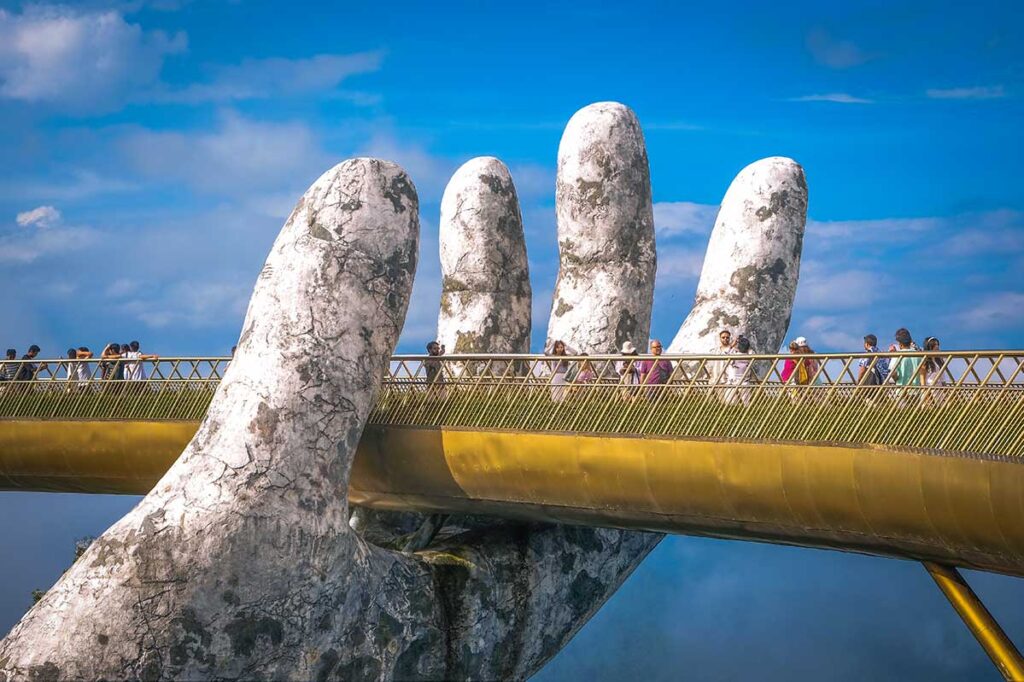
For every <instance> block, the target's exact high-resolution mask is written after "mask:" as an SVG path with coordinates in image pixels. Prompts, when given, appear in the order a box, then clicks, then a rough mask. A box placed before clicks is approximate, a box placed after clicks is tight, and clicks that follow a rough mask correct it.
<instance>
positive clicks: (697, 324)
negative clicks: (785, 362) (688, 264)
mask: <svg viewBox="0 0 1024 682" xmlns="http://www.w3.org/2000/svg"><path fill="white" fill-rule="evenodd" d="M806 222H807V181H806V180H805V178H804V170H803V168H801V167H800V165H799V164H798V163H797V162H796V161H793V160H792V159H787V158H784V157H781V156H773V157H770V158H767V159H761V160H760V161H756V162H754V163H752V164H750V165H749V166H747V167H746V168H744V169H743V170H742V171H740V174H739V175H737V176H736V179H735V180H733V181H732V184H731V185H729V190H728V191H727V192H726V193H725V198H724V199H722V207H721V209H720V210H719V212H718V219H717V220H715V228H714V230H713V231H712V233H711V239H710V241H709V242H708V250H707V255H706V256H705V258H704V269H703V270H702V271H701V276H700V284H699V285H698V287H697V296H696V298H695V300H694V303H693V308H692V309H691V311H690V314H689V316H688V317H687V318H686V322H684V323H683V325H682V327H681V328H680V329H679V333H678V334H676V338H675V339H674V340H673V341H672V345H671V346H670V347H669V352H670V353H685V352H689V353H710V352H713V349H714V348H715V347H716V345H717V339H718V332H719V331H720V330H722V329H729V330H730V331H731V332H733V334H734V335H738V334H743V335H745V336H746V337H747V338H748V339H750V343H751V348H752V349H753V350H754V352H758V353H775V352H777V351H778V350H779V346H780V345H781V344H782V341H783V339H784V338H785V334H786V330H787V329H788V328H789V319H790V315H791V314H792V311H793V298H794V296H795V295H796V285H797V281H798V279H799V277H800V253H801V250H802V249H803V239H804V226H805V224H806Z"/></svg>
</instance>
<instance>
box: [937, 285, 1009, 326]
mask: <svg viewBox="0 0 1024 682" xmlns="http://www.w3.org/2000/svg"><path fill="white" fill-rule="evenodd" d="M1021 310H1024V292H1022V291H1001V292H997V293H992V294H988V295H986V296H983V297H979V298H978V299H977V300H973V301H970V302H969V303H968V304H967V305H965V306H963V307H962V308H961V309H960V310H959V311H957V312H956V313H955V314H953V315H952V316H950V318H949V320H948V321H949V323H951V324H955V325H960V326H963V327H966V328H967V329H970V330H973V331H990V330H1005V329H1021V328H1024V317H1022V316H1021V314H1020V311H1021Z"/></svg>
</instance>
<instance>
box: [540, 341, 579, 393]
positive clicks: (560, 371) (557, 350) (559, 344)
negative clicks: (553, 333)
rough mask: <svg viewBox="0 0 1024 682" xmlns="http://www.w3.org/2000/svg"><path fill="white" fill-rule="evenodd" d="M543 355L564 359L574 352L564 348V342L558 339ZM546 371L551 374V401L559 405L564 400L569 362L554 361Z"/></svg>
mask: <svg viewBox="0 0 1024 682" xmlns="http://www.w3.org/2000/svg"><path fill="white" fill-rule="evenodd" d="M545 355H552V356H555V357H565V356H566V355H576V351H575V350H572V349H570V348H569V347H568V346H566V345H565V341H562V340H561V339H558V340H556V341H555V342H554V343H553V344H551V348H550V349H549V350H548V351H547V352H546V353H545ZM548 370H549V371H550V372H551V381H550V384H551V399H552V400H553V401H555V402H556V403H560V402H562V401H563V400H565V385H566V384H567V383H568V380H567V378H566V377H567V376H568V374H569V361H568V360H555V361H554V362H549V363H548Z"/></svg>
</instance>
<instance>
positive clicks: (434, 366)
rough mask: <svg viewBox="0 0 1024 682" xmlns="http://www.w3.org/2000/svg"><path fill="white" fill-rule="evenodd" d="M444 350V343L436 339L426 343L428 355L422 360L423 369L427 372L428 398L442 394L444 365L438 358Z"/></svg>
mask: <svg viewBox="0 0 1024 682" xmlns="http://www.w3.org/2000/svg"><path fill="white" fill-rule="evenodd" d="M444 350H445V349H444V345H443V344H440V343H438V342H437V341H431V342H430V343H428V344H427V356H428V357H427V359H426V360H424V361H423V369H424V371H425V372H426V374H427V396H428V397H430V398H440V397H443V396H444V367H443V366H442V364H441V360H440V357H441V356H442V355H444Z"/></svg>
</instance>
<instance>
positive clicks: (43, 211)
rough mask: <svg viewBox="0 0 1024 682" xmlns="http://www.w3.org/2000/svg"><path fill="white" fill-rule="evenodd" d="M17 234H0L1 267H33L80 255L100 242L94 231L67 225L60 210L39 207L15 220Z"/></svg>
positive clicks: (15, 232)
mask: <svg viewBox="0 0 1024 682" xmlns="http://www.w3.org/2000/svg"><path fill="white" fill-rule="evenodd" d="M15 223H17V228H15V231H13V232H10V231H7V232H0V263H9V264H22V265H25V264H30V263H34V262H36V261H38V260H40V259H43V258H46V257H49V256H55V255H61V254H66V253H75V252H80V251H81V250H82V249H84V248H87V247H89V246H92V245H93V244H95V243H96V242H98V241H99V232H97V231H96V230H95V229H93V228H91V227H84V226H78V225H64V220H63V217H62V216H61V213H60V211H59V210H57V209H56V208H54V207H53V206H39V207H37V208H34V209H32V210H30V211H23V212H22V213H19V214H17V215H16V216H15Z"/></svg>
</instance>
